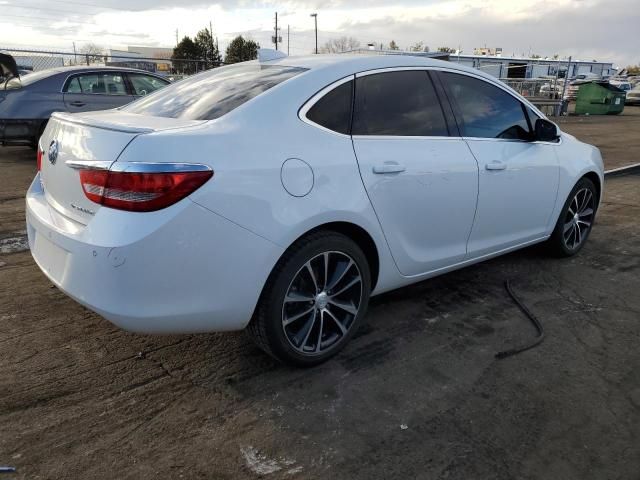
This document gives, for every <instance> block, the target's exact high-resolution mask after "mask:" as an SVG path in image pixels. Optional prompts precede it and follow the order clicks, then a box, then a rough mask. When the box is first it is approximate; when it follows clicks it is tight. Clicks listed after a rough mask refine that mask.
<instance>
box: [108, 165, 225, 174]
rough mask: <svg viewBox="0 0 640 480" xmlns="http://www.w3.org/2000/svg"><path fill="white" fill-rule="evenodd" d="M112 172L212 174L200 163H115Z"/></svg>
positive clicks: (209, 168)
mask: <svg viewBox="0 0 640 480" xmlns="http://www.w3.org/2000/svg"><path fill="white" fill-rule="evenodd" d="M110 170H111V171H112V172H127V173H180V172H212V171H213V169H212V168H211V167H209V166H208V165H203V164H201V163H170V162H115V163H114V164H113V166H112V167H111V169H110Z"/></svg>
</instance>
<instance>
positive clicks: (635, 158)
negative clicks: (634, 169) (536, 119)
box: [552, 105, 640, 169]
mask: <svg viewBox="0 0 640 480" xmlns="http://www.w3.org/2000/svg"><path fill="white" fill-rule="evenodd" d="M552 120H556V119H553V118H552ZM557 120H558V124H559V125H560V128H561V129H563V130H564V131H565V132H567V133H570V134H571V135H574V136H576V137H578V138H579V139H580V140H582V141H583V142H587V143H591V144H592V145H596V146H597V147H598V148H600V150H601V151H602V157H603V158H604V162H605V167H606V168H607V169H613V168H618V167H623V166H625V165H631V164H636V163H640V106H631V105H627V106H625V108H624V111H623V112H622V113H621V114H620V115H606V116H602V115H591V116H583V115H580V116H577V115H570V116H568V117H561V118H559V119H557Z"/></svg>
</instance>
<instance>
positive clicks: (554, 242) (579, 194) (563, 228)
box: [547, 177, 598, 257]
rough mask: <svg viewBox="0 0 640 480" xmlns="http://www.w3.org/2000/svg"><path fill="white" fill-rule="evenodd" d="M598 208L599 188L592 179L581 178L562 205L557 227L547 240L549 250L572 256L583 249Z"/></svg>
mask: <svg viewBox="0 0 640 480" xmlns="http://www.w3.org/2000/svg"><path fill="white" fill-rule="evenodd" d="M597 208H598V190H597V189H596V187H595V185H594V184H593V182H592V181H591V180H589V179H588V178H586V177H583V178H581V179H580V180H579V181H578V183H576V185H575V187H573V189H572V190H571V193H570V194H569V197H568V198H567V201H566V202H565V204H564V206H563V207H562V211H561V212H560V216H559V217H558V221H557V222H556V226H555V229H554V230H553V233H552V234H551V237H550V238H549V240H547V246H548V247H549V251H550V252H551V253H552V254H553V255H555V256H558V257H571V256H573V255H575V254H576V253H578V252H579V251H580V250H582V247H584V244H585V243H586V242H587V238H589V234H590V233H591V228H592V227H593V222H594V220H595V217H596V210H597Z"/></svg>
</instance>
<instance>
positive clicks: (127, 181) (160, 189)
mask: <svg viewBox="0 0 640 480" xmlns="http://www.w3.org/2000/svg"><path fill="white" fill-rule="evenodd" d="M150 165H153V166H154V167H152V168H150ZM158 165H159V166H158ZM177 165H179V167H177ZM119 166H120V167H121V168H122V167H123V166H122V164H120V165H119ZM137 166H139V167H140V169H141V170H150V169H153V168H158V169H166V170H179V171H139V172H137V171H131V169H130V168H122V170H126V171H117V170H103V169H92V168H90V167H89V168H80V169H79V170H80V182H81V183H82V190H84V194H85V195H86V197H87V198H88V199H89V200H91V201H93V202H96V203H99V204H100V205H104V206H105V207H111V208H116V209H118V210H128V211H131V212H151V211H154V210H160V209H162V208H165V207H168V206H169V205H173V204H174V203H176V202H178V201H179V200H182V199H183V198H184V197H186V196H187V195H190V194H191V193H193V192H194V191H195V190H197V189H198V188H199V187H201V186H202V185H203V184H204V183H205V182H206V181H207V180H209V179H210V178H211V177H212V176H213V171H211V169H209V168H208V167H204V166H202V165H188V164H142V163H141V164H137ZM190 168H191V169H193V170H190Z"/></svg>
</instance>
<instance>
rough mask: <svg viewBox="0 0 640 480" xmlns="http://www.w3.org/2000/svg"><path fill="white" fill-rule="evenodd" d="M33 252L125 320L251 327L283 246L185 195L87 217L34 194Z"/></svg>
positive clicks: (157, 326) (178, 329)
mask: <svg viewBox="0 0 640 480" xmlns="http://www.w3.org/2000/svg"><path fill="white" fill-rule="evenodd" d="M26 203H27V205H26V216H27V234H28V237H29V246H30V248H31V253H32V255H33V258H34V260H35V261H36V263H37V264H38V266H39V267H40V268H41V270H42V271H43V272H44V273H45V274H46V275H47V276H48V277H49V279H50V280H51V281H52V282H53V283H54V284H55V285H56V286H58V288H60V289H61V290H62V291H64V292H65V293H66V294H67V295H69V296H70V297H72V298H73V299H75V300H76V301H77V302H79V303H81V304H82V305H84V306H86V307H87V308H89V309H91V310H93V311H95V312H97V313H98V314H100V315H102V316H103V317H105V318H106V319H107V320H110V321H111V322H113V323H114V324H116V325H118V326H119V327H121V328H124V329H127V330H131V331H136V332H144V333H192V332H208V331H221V330H237V329H242V328H244V327H245V326H246V325H247V323H248V322H249V320H250V318H251V315H252V314H253V310H254V308H255V305H256V303H257V301H258V297H259V295H260V293H261V291H262V286H263V285H264V283H265V281H266V279H267V277H268V275H269V273H270V271H271V268H272V266H273V265H274V264H275V262H276V261H277V259H278V258H279V257H280V255H281V253H282V249H281V247H278V246H276V245H275V244H273V243H271V242H269V241H268V240H265V239H263V238H262V237H259V236H257V235H255V234H253V233H251V232H249V231H248V230H245V229H244V228H242V227H240V226H238V225H236V224H234V223H232V222H229V221H228V220H226V219H224V218H223V217H220V216H219V215H216V214H214V213H212V212H210V211H209V210H206V209H205V208H203V207H201V206H199V205H197V204H195V203H194V202H192V201H191V200H190V199H188V198H187V199H184V200H182V201H181V202H178V203H177V204H176V205H173V206H171V207H169V208H167V209H164V210H161V211H159V212H152V213H151V214H147V213H144V214H140V213H138V214H136V213H130V212H121V211H117V210H113V209H109V208H100V209H98V211H97V213H96V214H95V217H94V218H92V219H91V221H90V222H89V224H88V225H87V226H82V225H80V224H74V223H73V222H72V221H70V220H69V219H65V218H63V217H61V215H60V214H59V213H57V211H55V210H53V209H52V207H50V206H49V204H48V203H47V201H46V199H45V195H44V192H43V191H42V188H41V185H40V179H39V176H36V178H35V179H34V181H33V182H32V184H31V187H30V188H29V191H28V193H27V198H26Z"/></svg>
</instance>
